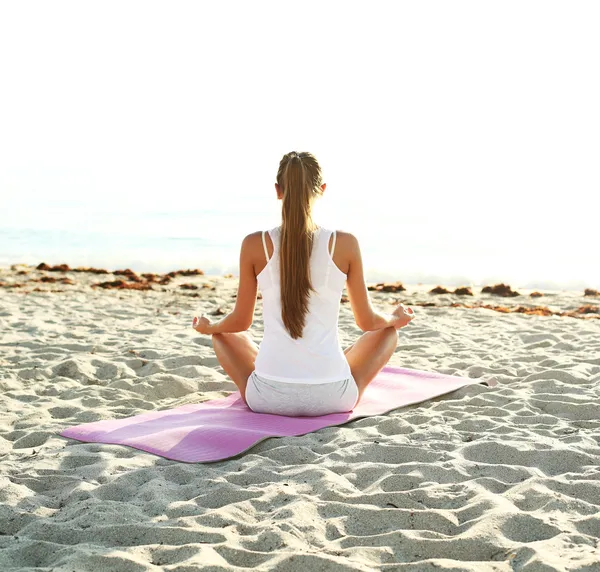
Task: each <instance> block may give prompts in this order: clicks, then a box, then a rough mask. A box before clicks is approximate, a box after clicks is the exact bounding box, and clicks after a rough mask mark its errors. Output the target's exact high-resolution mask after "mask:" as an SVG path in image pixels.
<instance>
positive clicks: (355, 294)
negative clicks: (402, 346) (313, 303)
mask: <svg viewBox="0 0 600 572" xmlns="http://www.w3.org/2000/svg"><path fill="white" fill-rule="evenodd" d="M348 236H349V237H350V268H349V270H348V276H347V278H346V288H347V290H348V298H349V300H350V306H351V307H352V313H353V314H354V320H355V321H356V325H357V326H358V327H359V328H360V329H361V330H362V331H363V332H371V331H373V330H380V329H382V328H388V327H390V326H394V327H395V328H397V329H398V328H401V327H403V326H404V325H406V324H407V323H408V322H409V321H410V320H411V319H412V316H413V312H412V309H410V308H409V309H408V311H409V312H410V315H411V317H410V318H408V317H406V316H404V314H405V310H406V309H405V308H404V306H402V304H400V306H399V307H398V308H396V309H395V310H394V313H392V314H384V313H382V312H378V311H377V310H375V309H374V308H373V305H372V304H371V298H370V297H369V292H368V290H367V285H366V283H365V276H364V271H363V263H362V256H361V253H360V246H359V244H358V240H357V239H356V237H355V236H354V235H352V234H349V233H348Z"/></svg>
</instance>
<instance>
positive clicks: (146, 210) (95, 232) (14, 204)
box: [0, 196, 600, 289]
mask: <svg viewBox="0 0 600 572" xmlns="http://www.w3.org/2000/svg"><path fill="white" fill-rule="evenodd" d="M38 199H39V197H38ZM321 201H322V204H320V203H317V204H316V205H315V208H314V211H313V213H314V219H315V221H316V222H317V223H318V224H321V225H323V226H326V227H329V228H338V229H341V230H345V231H348V232H352V233H353V234H355V235H356V236H357V238H358V239H359V243H360V245H361V254H362V258H363V266H364V269H365V278H366V280H367V282H375V281H396V280H399V281H402V282H405V283H409V284H410V283H412V284H416V283H425V284H431V283H436V284H441V285H447V286H460V285H471V286H477V285H483V284H491V283H498V282H505V283H509V284H511V285H512V286H515V287H521V288H540V289H581V288H585V287H593V288H597V287H598V286H600V276H599V275H598V267H597V265H593V264H590V263H589V258H588V255H587V254H586V252H585V248H584V246H582V247H581V249H579V250H573V251H572V252H571V253H570V254H569V253H568V252H567V253H566V254H565V253H563V252H561V250H560V241H559V240H552V239H551V234H550V233H548V234H547V235H545V234H544V232H543V229H541V227H539V226H538V227H537V231H536V232H537V233H538V239H537V240H536V241H535V242H532V241H530V240H528V236H529V235H527V232H526V229H527V224H526V221H514V220H513V221H512V226H511V229H512V232H510V233H509V232H505V233H504V234H502V233H501V232H494V231H493V222H494V221H490V218H489V217H486V216H485V215H484V214H482V215H481V216H477V213H476V212H473V211H472V212H470V214H469V215H468V217H465V218H464V220H460V218H458V219H457V217H456V216H453V217H446V218H444V217H443V216H441V215H440V212H439V211H436V212H433V213H428V211H427V210H426V209H420V211H419V212H410V211H409V212H406V211H398V209H395V208H387V209H386V208H384V205H377V204H374V203H370V204H369V205H363V206H361V208H358V206H357V205H356V204H355V203H350V204H347V203H343V202H341V201H337V202H336V201H335V200H332V201H330V202H329V204H328V203H327V202H326V201H325V199H324V198H323V199H321ZM207 202H208V201H206V200H205V198H204V199H201V198H199V199H198V200H197V201H185V200H179V201H172V203H173V204H172V205H170V206H169V208H166V207H165V204H164V202H163V203H160V204H155V203H154V202H152V201H147V200H145V201H140V202H139V204H138V205H137V206H136V205H135V204H132V203H131V202H129V203H127V204H125V205H120V204H119V201H118V199H115V198H114V197H113V198H112V199H110V200H107V201H105V202H104V203H99V202H98V201H97V199H95V200H94V202H92V200H91V199H86V198H85V197H82V196H80V197H79V198H77V199H75V198H73V197H71V198H65V199H64V200H53V199H47V200H46V201H43V200H37V201H27V200H26V198H25V197H19V198H18V200H17V199H15V200H13V201H11V203H10V204H9V205H8V206H9V208H8V209H4V210H3V212H2V214H1V215H0V266H9V265H11V264H15V263H25V264H32V265H37V264H39V263H40V262H46V263H47V264H51V265H53V264H62V263H66V264H68V265H70V266H72V267H77V266H93V267H99V268H106V269H108V270H116V269H122V268H131V269H132V270H135V271H137V272H169V271H171V270H177V269H183V268H200V269H202V270H203V271H204V272H205V273H206V274H210V275H219V274H230V273H231V274H234V275H237V274H238V261H239V249H240V245H241V241H242V239H243V237H244V236H245V235H246V234H249V233H251V232H254V231H257V230H262V229H267V228H272V227H274V226H277V225H278V224H279V223H280V210H279V209H280V203H279V202H278V201H276V200H275V198H274V197H272V198H269V197H266V198H265V199H264V200H260V201H257V200H253V201H244V200H242V199H241V198H240V197H238V198H237V199H236V198H234V199H232V200H231V201H227V200H223V201H221V203H220V204H219V202H218V201H212V205H211V207H210V208H207V207H206V206H204V207H203V206H201V205H202V204H203V203H207ZM175 203H176V206H174V205H175ZM399 212H400V214H398V213H399ZM519 222H520V224H521V230H519V228H518V223H519ZM559 238H560V237H559ZM590 253H591V251H590ZM586 260H587V263H586Z"/></svg>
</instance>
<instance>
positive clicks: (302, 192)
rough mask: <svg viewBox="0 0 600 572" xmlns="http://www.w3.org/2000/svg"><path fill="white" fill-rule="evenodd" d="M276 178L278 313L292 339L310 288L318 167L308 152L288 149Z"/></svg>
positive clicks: (300, 326)
mask: <svg viewBox="0 0 600 572" xmlns="http://www.w3.org/2000/svg"><path fill="white" fill-rule="evenodd" d="M277 182H278V184H279V185H280V187H281V189H282V191H283V201H282V203H283V204H282V207H281V218H282V224H281V242H280V249H279V267H280V277H281V317H282V320H283V324H284V326H285V328H286V330H287V331H288V332H289V334H290V336H291V337H292V338H293V339H298V338H301V337H302V331H303V329H304V324H305V321H306V315H307V314H308V303H309V298H310V293H311V291H313V292H314V291H315V289H314V288H313V286H312V283H311V277H310V255H311V252H312V246H313V238H314V232H315V230H316V225H315V223H314V222H313V219H312V213H311V211H312V202H313V199H314V198H315V197H316V196H318V195H320V194H321V192H322V190H321V188H320V187H321V169H320V167H319V165H318V163H317V161H316V159H315V158H314V157H313V156H312V155H311V154H310V153H300V154H298V153H295V152H292V153H288V154H287V155H285V156H284V157H283V159H282V160H281V163H280V165H279V172H278V174H277Z"/></svg>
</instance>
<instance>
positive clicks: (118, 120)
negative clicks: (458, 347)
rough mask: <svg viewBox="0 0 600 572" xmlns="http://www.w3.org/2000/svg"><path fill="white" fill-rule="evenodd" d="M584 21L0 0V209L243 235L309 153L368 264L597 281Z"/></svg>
mask: <svg viewBox="0 0 600 572" xmlns="http://www.w3.org/2000/svg"><path fill="white" fill-rule="evenodd" d="M599 28H600V5H598V3H597V2H586V1H581V2H576V3H574V2H567V1H563V2H553V1H544V2H536V1H529V2H522V1H521V2H513V1H505V2H501V3H500V2H493V3H492V2H481V1H476V2H461V1H457V2H411V3H407V2H399V1H394V2H388V1H374V2H366V1H363V2H353V1H344V2H340V1H334V0H328V1H318V2H315V1H311V0H309V1H303V2H301V3H300V2H288V1H285V0H284V1H281V0H280V1H276V2H271V1H269V2H266V1H260V0H259V1H256V0H255V1H254V2H241V1H240V2H238V1H236V2H204V1H196V2H176V3H173V2H172V3H166V2H160V3H159V2H152V1H144V2H134V1H123V0H121V1H119V2H113V1H106V0H105V1H104V2H101V3H100V2H94V3H93V2H81V1H78V2H62V1H53V2H52V3H48V2H30V1H21V2H12V3H9V2H4V3H2V4H0V78H1V80H0V81H2V84H3V87H2V89H1V90H0V91H1V94H0V99H1V101H2V104H1V105H0V228H2V227H4V228H16V227H19V228H24V227H28V226H30V227H31V228H54V227H58V226H60V227H65V226H68V227H69V228H74V229H77V228H82V229H85V228H89V227H90V225H92V226H93V224H94V220H96V221H97V224H98V226H104V227H106V225H107V224H109V225H110V224H114V225H117V224H118V221H122V220H123V219H124V218H126V217H127V216H128V214H131V213H135V216H136V217H138V220H141V218H143V216H144V213H151V212H154V213H156V212H162V213H168V212H169V211H173V212H177V213H181V212H182V211H187V212H189V213H194V216H193V217H190V219H191V220H189V221H188V222H186V224H185V225H183V224H181V218H180V217H179V218H177V217H175V218H173V219H172V220H173V221H176V222H173V223H172V224H173V228H171V229H169V232H170V233H172V234H173V233H175V234H177V235H180V236H188V237H189V236H205V235H208V234H211V235H212V234H213V233H215V232H226V233H229V234H231V235H232V236H233V237H234V238H235V239H241V237H242V236H243V234H244V233H247V232H252V231H254V230H257V228H261V227H262V226H264V225H266V224H268V223H269V221H272V220H273V217H274V216H275V215H276V208H277V203H276V201H275V198H274V197H275V191H274V188H273V183H274V180H275V173H276V170H277V166H278V163H279V160H280V158H281V156H282V155H283V154H284V153H286V152H289V151H291V150H296V151H310V152H312V153H313V154H315V156H316V157H317V158H318V160H319V162H320V164H321V165H322V167H323V172H324V175H325V181H326V182H327V191H326V193H327V195H326V200H323V204H322V205H321V206H320V211H319V212H320V213H321V216H322V219H323V220H324V221H325V222H331V224H332V225H335V226H336V227H337V228H340V229H344V230H348V231H350V232H353V233H354V234H356V235H357V236H358V237H359V239H364V242H365V245H367V246H368V252H369V254H370V257H371V258H370V260H371V262H372V264H373V265H375V266H381V265H385V264H386V263H388V262H390V261H392V262H394V261H397V262H398V265H400V266H403V267H404V268H405V269H407V270H408V269H409V268H412V269H418V271H419V272H421V273H423V272H426V271H428V270H429V271H430V272H433V273H436V272H437V273H441V274H442V275H448V276H450V275H451V274H464V275H465V276H467V275H468V276H469V277H471V278H473V277H475V279H476V278H477V277H478V276H479V277H480V276H481V275H486V273H487V274H488V275H489V274H490V273H494V272H496V273H497V274H498V277H499V278H501V277H502V276H507V277H509V276H514V277H516V278H520V279H522V280H525V281H526V280H531V279H534V278H539V279H540V280H542V281H543V280H548V281H557V282H560V283H566V282H573V283H575V282H577V283H580V282H581V283H582V284H583V283H585V284H586V285H589V286H594V287H598V286H600V265H598V264H597V262H595V261H597V260H598V238H597V237H598V231H597V228H598V220H599V218H600V217H599V213H600V208H599V207H600V199H599V192H600V170H599V169H598V157H600V138H599V136H598V134H599V133H600V106H599V105H598V101H600V74H598V69H600V34H598V33H597V30H598V29H599ZM78 205H79V207H81V209H83V210H86V209H87V210H86V212H87V211H90V212H94V213H102V212H105V213H109V214H110V213H112V214H110V216H109V214H107V216H108V218H98V217H96V218H95V219H93V217H91V215H90V216H88V215H86V216H81V212H82V210H81V209H80V210H79V211H78V210H77V207H78ZM224 210H225V211H227V210H231V212H232V213H233V214H232V218H231V222H230V224H229V225H228V224H227V223H223V222H222V220H221V219H220V222H219V225H215V224H214V220H213V224H211V216H212V215H211V213H213V212H219V213H222V212H223V211H224ZM74 212H75V213H78V214H77V217H76V218H74V217H72V216H69V213H70V214H73V213H74ZM240 213H246V214H247V215H248V216H247V217H245V218H244V217H240V216H239V214H240ZM117 215H118V217H120V218H114V216H117ZM234 215H235V216H234ZM111 216H112V217H113V218H110V217H111ZM107 221H108V222H107ZM115 221H117V222H115ZM140 224H141V223H140ZM165 224H167V225H168V224H169V223H168V221H166V222H165ZM215 226H217V227H218V228H215ZM1 247H2V245H0V249H1ZM4 247H5V248H9V246H8V245H6V244H5V245H4ZM433 266H435V268H434V267H433ZM415 271H416V270H415ZM408 274H410V273H408ZM415 276H416V274H415Z"/></svg>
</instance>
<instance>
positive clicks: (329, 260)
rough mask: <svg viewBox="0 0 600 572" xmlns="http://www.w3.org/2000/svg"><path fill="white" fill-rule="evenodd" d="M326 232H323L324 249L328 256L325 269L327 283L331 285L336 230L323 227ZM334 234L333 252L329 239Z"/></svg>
mask: <svg viewBox="0 0 600 572" xmlns="http://www.w3.org/2000/svg"><path fill="white" fill-rule="evenodd" d="M323 230H324V231H325V232H324V233H323V235H324V236H323V242H324V243H325V246H324V249H325V252H326V256H327V268H326V270H325V284H327V286H329V272H330V271H331V266H332V265H333V258H332V253H333V248H335V230H328V229H323ZM331 235H333V247H332V249H331V254H330V252H329V239H330V238H331Z"/></svg>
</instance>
